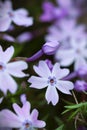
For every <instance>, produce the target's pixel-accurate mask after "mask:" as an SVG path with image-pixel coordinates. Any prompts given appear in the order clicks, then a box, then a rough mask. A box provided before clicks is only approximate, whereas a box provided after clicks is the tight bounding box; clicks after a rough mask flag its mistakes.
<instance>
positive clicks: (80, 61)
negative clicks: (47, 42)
mask: <svg viewBox="0 0 87 130" xmlns="http://www.w3.org/2000/svg"><path fill="white" fill-rule="evenodd" d="M55 57H56V60H59V61H60V64H61V66H69V65H71V64H72V63H73V62H74V70H78V69H79V67H80V66H83V65H86V64H87V61H86V59H87V42H86V39H85V38H83V39H80V40H78V39H72V40H71V42H70V48H67V49H59V50H58V51H57V52H56V55H55Z"/></svg>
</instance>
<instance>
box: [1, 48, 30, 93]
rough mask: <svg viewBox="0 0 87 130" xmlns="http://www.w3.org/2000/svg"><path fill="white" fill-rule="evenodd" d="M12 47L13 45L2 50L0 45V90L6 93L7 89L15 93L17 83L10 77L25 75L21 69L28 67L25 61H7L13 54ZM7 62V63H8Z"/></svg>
mask: <svg viewBox="0 0 87 130" xmlns="http://www.w3.org/2000/svg"><path fill="white" fill-rule="evenodd" d="M13 53H14V48H13V46H10V47H8V48H7V49H6V50H5V51H3V50H2V47H1V46H0V90H1V91H2V92H3V93H4V94H6V93H7V90H9V91H10V92H11V93H15V92H16V90H17V83H16V82H15V81H14V79H13V78H12V77H11V75H12V76H15V77H19V78H22V77H25V76H27V75H26V74H25V73H24V72H23V70H25V69H27V68H28V65H27V63H26V62H25V61H22V60H21V61H14V62H9V61H10V59H11V57H12V56H13ZM8 62H9V63H8Z"/></svg>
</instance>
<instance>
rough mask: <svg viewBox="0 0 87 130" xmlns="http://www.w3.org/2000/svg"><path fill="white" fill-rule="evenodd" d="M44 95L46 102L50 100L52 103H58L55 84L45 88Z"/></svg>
mask: <svg viewBox="0 0 87 130" xmlns="http://www.w3.org/2000/svg"><path fill="white" fill-rule="evenodd" d="M45 97H46V100H47V102H48V104H49V103H50V102H52V104H53V105H56V104H57V103H58V100H59V96H58V93H57V90H56V88H55V86H49V87H48V88H47V91H46V95H45Z"/></svg>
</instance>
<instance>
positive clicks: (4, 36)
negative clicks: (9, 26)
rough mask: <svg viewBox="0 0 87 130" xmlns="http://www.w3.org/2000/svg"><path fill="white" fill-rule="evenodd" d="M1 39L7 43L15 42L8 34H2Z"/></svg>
mask: <svg viewBox="0 0 87 130" xmlns="http://www.w3.org/2000/svg"><path fill="white" fill-rule="evenodd" d="M1 39H3V40H6V41H9V42H15V38H14V37H13V36H11V35H8V34H2V37H1Z"/></svg>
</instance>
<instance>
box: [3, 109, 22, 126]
mask: <svg viewBox="0 0 87 130" xmlns="http://www.w3.org/2000/svg"><path fill="white" fill-rule="evenodd" d="M21 125H22V123H21V121H20V119H19V118H18V117H17V116H16V115H15V114H14V113H13V112H11V111H9V110H8V109H4V110H2V111H1V112H0V127H10V128H20V127H21Z"/></svg>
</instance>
